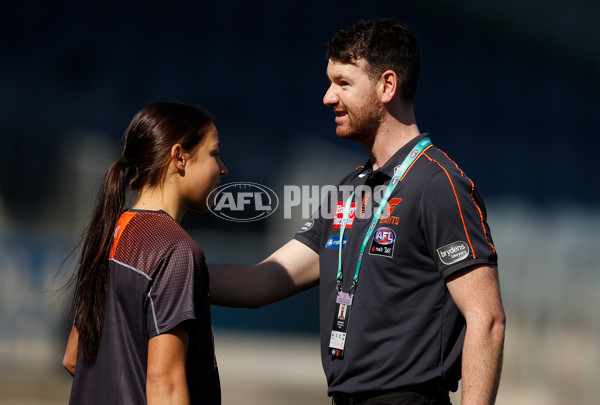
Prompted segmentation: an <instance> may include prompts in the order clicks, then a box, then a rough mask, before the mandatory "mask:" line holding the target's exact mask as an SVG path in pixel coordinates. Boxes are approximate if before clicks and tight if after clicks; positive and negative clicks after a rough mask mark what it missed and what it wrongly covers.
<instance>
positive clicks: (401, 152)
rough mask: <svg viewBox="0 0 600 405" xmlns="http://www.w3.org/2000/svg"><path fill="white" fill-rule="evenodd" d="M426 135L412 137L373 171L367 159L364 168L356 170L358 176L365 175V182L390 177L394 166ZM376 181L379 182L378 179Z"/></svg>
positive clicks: (399, 163) (362, 176)
mask: <svg viewBox="0 0 600 405" xmlns="http://www.w3.org/2000/svg"><path fill="white" fill-rule="evenodd" d="M427 136H429V134H427V133H424V134H420V135H419V136H417V137H416V138H414V139H412V140H411V141H410V142H408V143H407V144H406V145H404V146H403V147H401V148H400V149H398V151H397V152H396V153H394V155H393V156H392V157H391V158H389V159H388V161H387V162H385V164H384V165H383V166H382V167H380V168H379V169H377V170H375V171H373V163H372V162H371V160H368V161H367V163H365V165H364V168H363V169H362V170H360V171H359V172H358V177H360V178H364V177H367V178H366V179H365V181H366V182H371V181H373V180H375V179H382V180H384V181H385V180H389V179H391V178H392V177H393V176H394V172H395V171H396V167H398V166H399V165H401V164H402V162H403V161H404V158H405V157H406V155H407V154H408V153H409V152H410V151H411V150H412V149H413V148H414V147H415V146H416V145H417V143H419V142H420V141H421V140H423V138H425V137H427ZM377 183H381V182H379V181H378V182H377Z"/></svg>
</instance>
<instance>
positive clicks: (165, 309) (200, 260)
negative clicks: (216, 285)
mask: <svg viewBox="0 0 600 405" xmlns="http://www.w3.org/2000/svg"><path fill="white" fill-rule="evenodd" d="M202 266H206V264H205V262H204V255H203V253H202V251H201V250H200V248H199V247H198V246H197V245H196V244H195V243H194V242H193V241H184V242H181V243H179V244H178V245H177V246H176V247H174V248H173V250H172V251H171V253H170V255H169V256H168V257H166V258H165V260H164V262H163V265H162V266H161V268H160V269H159V270H158V271H157V272H156V273H155V274H154V279H153V283H152V288H151V289H150V291H149V292H148V296H147V300H146V302H147V305H146V319H147V329H148V335H149V337H150V338H152V337H154V336H157V335H159V334H161V333H165V332H168V331H169V330H171V329H173V328H174V327H176V326H177V325H179V324H180V323H182V322H184V321H187V320H191V319H196V311H195V295H196V294H197V291H196V290H197V289H198V283H200V282H202V280H200V278H201V277H202V274H206V272H202V271H200V270H202Z"/></svg>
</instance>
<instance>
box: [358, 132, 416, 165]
mask: <svg viewBox="0 0 600 405" xmlns="http://www.w3.org/2000/svg"><path fill="white" fill-rule="evenodd" d="M419 135H420V131H419V128H418V127H417V125H416V124H411V125H404V124H402V123H398V125H388V126H382V127H380V128H379V131H378V132H377V134H376V135H375V137H374V139H373V142H372V143H371V144H369V145H364V146H365V148H366V149H367V152H368V153H369V157H370V158H371V163H372V165H373V170H377V169H379V168H380V167H382V166H383V165H385V163H386V162H387V161H388V160H389V159H390V158H391V157H392V156H393V155H394V154H395V153H396V152H397V151H398V150H399V149H400V148H402V147H403V146H404V145H406V144H407V143H409V142H410V141H411V140H413V139H415V138H416V137H417V136H419Z"/></svg>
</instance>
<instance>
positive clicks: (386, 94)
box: [379, 70, 398, 103]
mask: <svg viewBox="0 0 600 405" xmlns="http://www.w3.org/2000/svg"><path fill="white" fill-rule="evenodd" d="M379 86H380V91H381V93H380V94H381V101H382V102H383V103H389V102H390V101H392V99H393V98H394V97H395V96H396V91H397V90H398V75H396V72H394V71H393V70H386V71H385V72H383V73H382V74H381V77H380V79H379Z"/></svg>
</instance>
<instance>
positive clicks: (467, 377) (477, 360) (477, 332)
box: [462, 319, 505, 405]
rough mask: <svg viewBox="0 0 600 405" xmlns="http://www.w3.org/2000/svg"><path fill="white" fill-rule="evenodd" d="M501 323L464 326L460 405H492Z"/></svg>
mask: <svg viewBox="0 0 600 405" xmlns="http://www.w3.org/2000/svg"><path fill="white" fill-rule="evenodd" d="M504 331H505V321H504V319H498V320H494V321H491V322H490V323H488V324H487V325H471V326H469V325H467V333H466V336H465V343H464V347H463V357H462V405H472V404H477V405H493V404H494V403H495V401H496V395H497V393H498V386H499V383H500V373H501V370H502V356H503V350H504Z"/></svg>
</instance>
